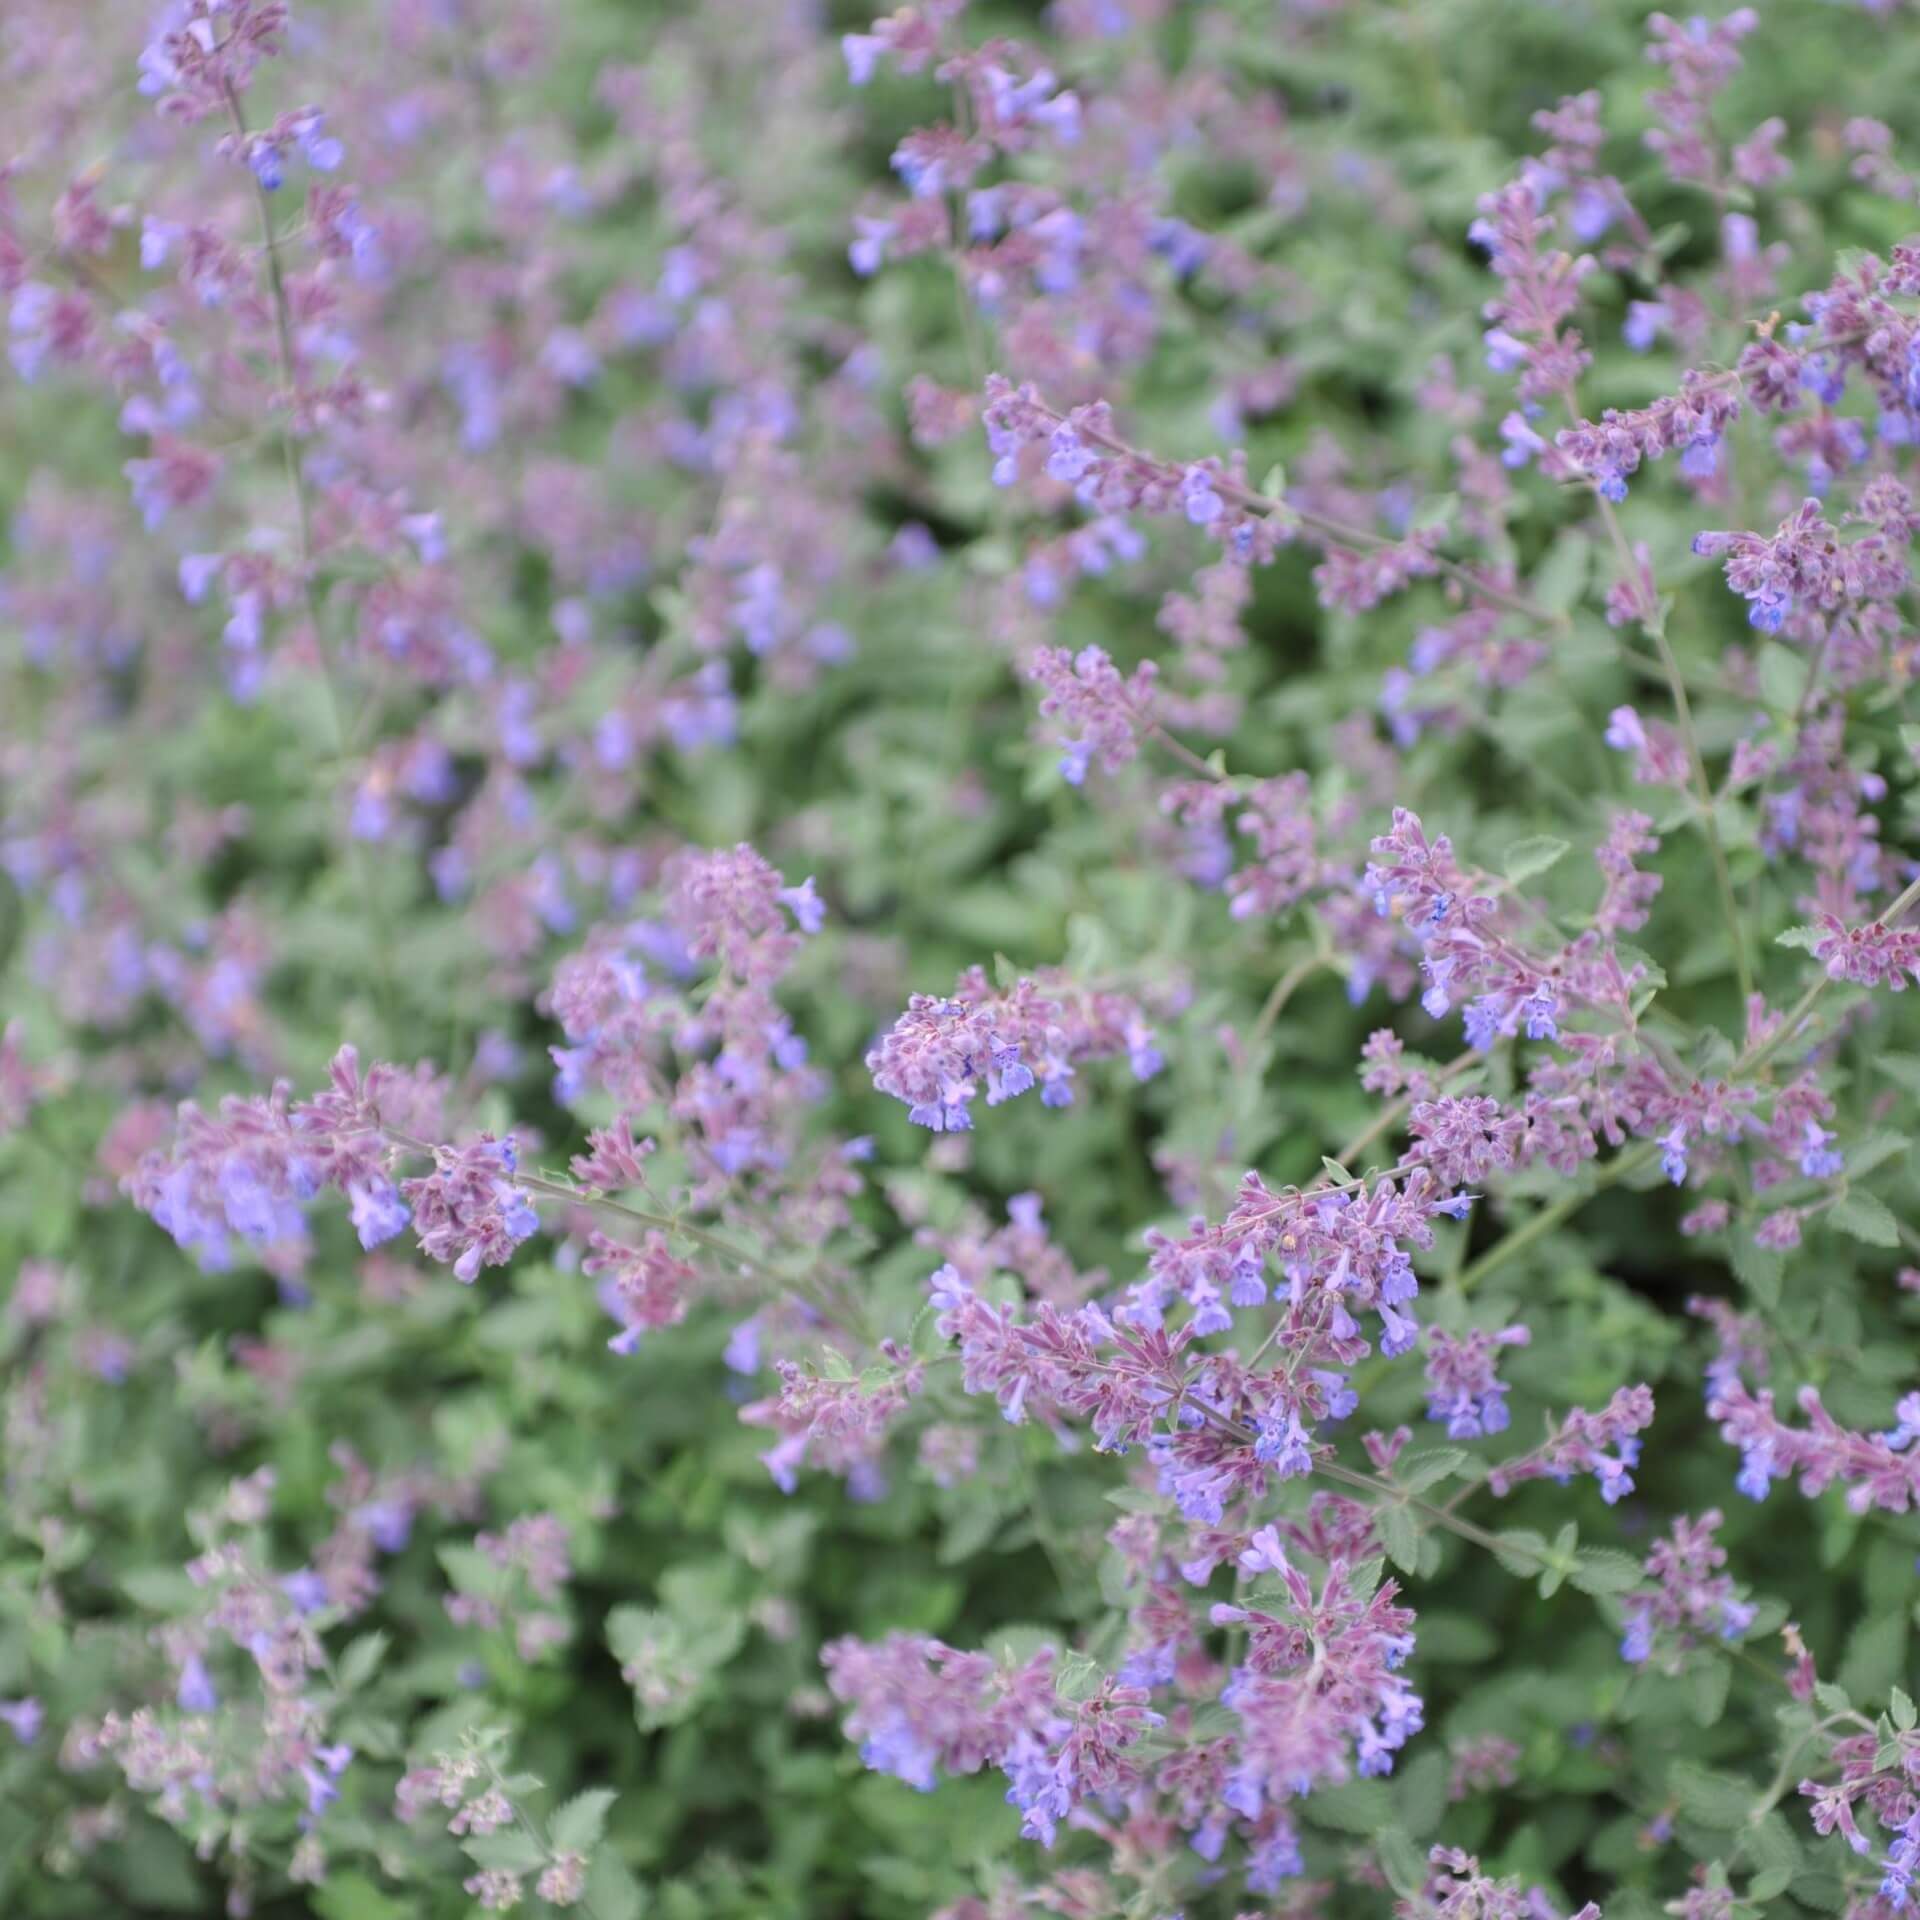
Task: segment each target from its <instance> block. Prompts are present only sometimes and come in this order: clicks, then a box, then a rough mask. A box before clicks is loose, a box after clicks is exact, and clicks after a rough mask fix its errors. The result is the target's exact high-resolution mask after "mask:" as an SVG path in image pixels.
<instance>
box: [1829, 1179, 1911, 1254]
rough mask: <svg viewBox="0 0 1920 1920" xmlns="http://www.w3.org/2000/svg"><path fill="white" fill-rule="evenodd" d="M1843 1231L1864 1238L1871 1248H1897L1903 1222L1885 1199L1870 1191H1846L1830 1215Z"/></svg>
mask: <svg viewBox="0 0 1920 1920" xmlns="http://www.w3.org/2000/svg"><path fill="white" fill-rule="evenodd" d="M1828 1217H1829V1218H1830V1219H1831V1220H1832V1221H1833V1224H1834V1225H1835V1226H1836V1227H1838V1228H1839V1229H1840V1231H1841V1232H1842V1233H1850V1234H1852V1235H1853V1237H1854V1238H1855V1239H1856V1240H1864V1241H1865V1242H1866V1243H1867V1245H1868V1246H1870V1247H1897V1246H1898V1245H1899V1244H1900V1223H1899V1222H1898V1221H1897V1220H1895V1219H1894V1217H1893V1213H1892V1210H1891V1209H1890V1208H1889V1207H1888V1206H1887V1204H1886V1202H1885V1201H1884V1200H1880V1199H1877V1198H1876V1197H1875V1196H1874V1195H1873V1194H1870V1193H1859V1192H1848V1193H1846V1194H1843V1195H1842V1196H1841V1198H1840V1200H1839V1201H1838V1202H1837V1203H1836V1205H1835V1206H1834V1208H1833V1211H1832V1213H1831V1214H1830V1215H1829V1216H1828Z"/></svg>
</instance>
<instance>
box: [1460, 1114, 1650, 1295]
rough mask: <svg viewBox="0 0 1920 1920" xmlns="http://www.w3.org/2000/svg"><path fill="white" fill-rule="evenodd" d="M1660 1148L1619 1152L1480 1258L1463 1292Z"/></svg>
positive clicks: (1645, 1145) (1643, 1145)
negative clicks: (1580, 1183)
mask: <svg viewBox="0 0 1920 1920" xmlns="http://www.w3.org/2000/svg"><path fill="white" fill-rule="evenodd" d="M1659 1151H1660V1146H1659V1143H1658V1142H1657V1141H1654V1140H1642V1141H1641V1142H1640V1144H1639V1145H1638V1146H1635V1147H1629V1148H1628V1149H1627V1151H1626V1152H1625V1153H1617V1154H1615V1155H1614V1157H1613V1158H1612V1159H1611V1160H1609V1161H1608V1162H1607V1164H1606V1165H1605V1166H1604V1167H1602V1168H1601V1169H1600V1171H1599V1173H1598V1174H1597V1175H1596V1176H1595V1177H1594V1178H1593V1179H1592V1180H1590V1181H1588V1182H1587V1183H1586V1184H1585V1185H1584V1186H1579V1187H1575V1188H1573V1189H1572V1191H1570V1192H1568V1193H1563V1194H1562V1195H1561V1196H1560V1198H1559V1199H1558V1200H1556V1201H1555V1202H1554V1203H1553V1204H1552V1206H1550V1207H1542V1208H1541V1209H1540V1211H1539V1212H1538V1213H1536V1214H1534V1215H1533V1216H1532V1218H1531V1219H1529V1220H1527V1221H1525V1222H1524V1223H1523V1224H1522V1225H1520V1226H1518V1227H1515V1228H1514V1230H1513V1231H1512V1232H1511V1233H1509V1234H1508V1235H1507V1236H1506V1237H1505V1238H1504V1239H1501V1240H1497V1241H1495V1242H1494V1244H1493V1245H1492V1246H1491V1247H1489V1248H1488V1249H1487V1250H1486V1252H1485V1253H1483V1254H1482V1255H1481V1256H1480V1258H1479V1259H1478V1260H1476V1261H1474V1262H1473V1264H1472V1265H1471V1266H1470V1267H1468V1268H1467V1269H1466V1271H1465V1272H1464V1273H1462V1274H1461V1276H1460V1291H1461V1292H1462V1293H1471V1292H1472V1291H1473V1289H1474V1288H1475V1287H1476V1286H1478V1285H1479V1283H1480V1282H1481V1281H1482V1280H1484V1279H1485V1278H1486V1277H1487V1275H1488V1274H1490V1273H1494V1272H1497V1271H1498V1270H1499V1269H1500V1268H1501V1267H1504V1266H1505V1265H1506V1264H1507V1262H1508V1261H1509V1260H1511V1259H1513V1258H1514V1257H1515V1255H1517V1254H1522V1253H1524V1252H1526V1250H1527V1249H1528V1248H1529V1247H1530V1246H1532V1245H1533V1243H1534V1242H1535V1241H1536V1240H1538V1239H1539V1238H1540V1237H1541V1236H1542V1235H1543V1234H1548V1233H1551V1232H1552V1231H1553V1230H1554V1228H1555V1227H1557V1226H1558V1225H1559V1224H1560V1222H1561V1221H1562V1220H1564V1219H1566V1218H1567V1217H1568V1215H1569V1214H1574V1213H1578V1212H1579V1211H1580V1209H1581V1208H1582V1207H1584V1206H1585V1205H1586V1204H1587V1202H1588V1201H1589V1200H1591V1199H1592V1198H1593V1197H1594V1196H1595V1195H1596V1194H1599V1193H1604V1192H1605V1191H1606V1190H1607V1188H1609V1187H1611V1186H1613V1185H1615V1184H1616V1183H1617V1182H1619V1181H1621V1180H1624V1179H1625V1178H1626V1177H1627V1176H1628V1175H1629V1174H1630V1173H1637V1172H1638V1171H1639V1170H1640V1168H1642V1167H1644V1166H1645V1165H1646V1164H1647V1163H1648V1161H1650V1160H1651V1159H1652V1158H1653V1157H1654V1155H1655V1154H1657V1153H1658V1152H1659Z"/></svg>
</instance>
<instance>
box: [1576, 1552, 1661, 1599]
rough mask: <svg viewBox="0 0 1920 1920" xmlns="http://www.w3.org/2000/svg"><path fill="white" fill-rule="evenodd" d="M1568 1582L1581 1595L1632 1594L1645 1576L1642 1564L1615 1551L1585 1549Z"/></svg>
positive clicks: (1577, 1560)
mask: <svg viewBox="0 0 1920 1920" xmlns="http://www.w3.org/2000/svg"><path fill="white" fill-rule="evenodd" d="M1567 1578H1568V1579H1569V1580H1571V1581H1572V1582H1573V1584H1574V1585H1575V1586H1576V1587H1578V1588H1579V1589H1580V1591H1581V1592H1582V1593H1631V1592H1632V1591H1633V1589H1634V1588H1635V1587H1637V1586H1638V1585H1639V1584H1640V1582H1641V1580H1642V1578H1643V1574H1642V1571H1641V1566H1640V1562H1639V1561H1638V1560H1636V1559H1635V1558H1634V1557H1633V1555H1632V1554H1630V1553H1621V1552H1620V1551H1619V1550H1618V1549H1617V1548H1614V1547H1582V1548H1581V1549H1580V1551H1579V1553H1578V1554H1577V1555H1576V1556H1575V1559H1574V1563H1573V1571H1572V1573H1570V1574H1569V1575H1568V1576H1567Z"/></svg>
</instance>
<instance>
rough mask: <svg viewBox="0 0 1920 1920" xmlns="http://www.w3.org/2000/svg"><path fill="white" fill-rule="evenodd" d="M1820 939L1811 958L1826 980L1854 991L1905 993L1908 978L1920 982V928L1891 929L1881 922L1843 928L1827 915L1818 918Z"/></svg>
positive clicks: (1875, 921)
mask: <svg viewBox="0 0 1920 1920" xmlns="http://www.w3.org/2000/svg"><path fill="white" fill-rule="evenodd" d="M1818 924H1819V928H1820V937H1819V938H1818V940H1817V941H1815V943H1814V948H1813V956H1814V958H1815V959H1816V960H1818V961H1819V962H1820V964H1821V965H1822V966H1823V967H1825V968H1826V970H1827V978H1828V979H1829V980H1846V981H1850V982H1851V983H1852V984H1853V985H1855V986H1857V987H1890V988H1892V990H1893V991H1894V992H1895V993H1901V992H1904V991H1905V989H1906V985H1907V976H1908V975H1909V974H1911V975H1912V976H1913V977H1914V979H1916V980H1920V928H1914V927H1890V926H1888V925H1887V924H1886V923H1885V922H1884V921H1882V920H1871V921H1869V922H1867V924H1866V925H1865V926H1859V927H1849V926H1844V925H1842V924H1841V922H1840V921H1839V920H1838V919H1836V918H1835V917H1834V916H1833V915H1832V914H1830V913H1823V914H1821V915H1820V917H1819V922H1818Z"/></svg>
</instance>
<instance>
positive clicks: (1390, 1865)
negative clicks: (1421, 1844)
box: [1373, 1827, 1427, 1900]
mask: <svg viewBox="0 0 1920 1920" xmlns="http://www.w3.org/2000/svg"><path fill="white" fill-rule="evenodd" d="M1373 1849H1374V1852H1375V1853H1376V1854H1377V1855H1378V1856H1379V1860H1380V1871H1381V1872H1382V1873H1384V1874H1385V1875H1386V1876H1387V1879H1388V1882H1389V1883H1390V1884H1391V1885H1392V1887H1393V1890H1394V1892H1395V1893H1397V1894H1399V1895H1400V1896H1401V1897H1402V1898H1403V1899H1406V1900H1414V1899H1417V1898H1418V1897H1419V1894H1420V1889H1421V1888H1422V1887H1423V1886H1425V1885H1426V1881H1427V1857H1426V1855H1425V1854H1423V1853H1422V1852H1421V1851H1420V1849H1419V1848H1418V1847H1417V1846H1415V1845H1414V1843H1413V1840H1412V1837H1411V1836H1410V1835H1409V1834H1407V1833H1406V1832H1405V1831H1404V1830H1403V1829H1402V1828H1399V1827H1387V1828H1385V1829H1384V1830H1383V1831H1381V1832H1380V1833H1379V1834H1377V1835H1376V1836H1375V1837H1374V1842H1373Z"/></svg>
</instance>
